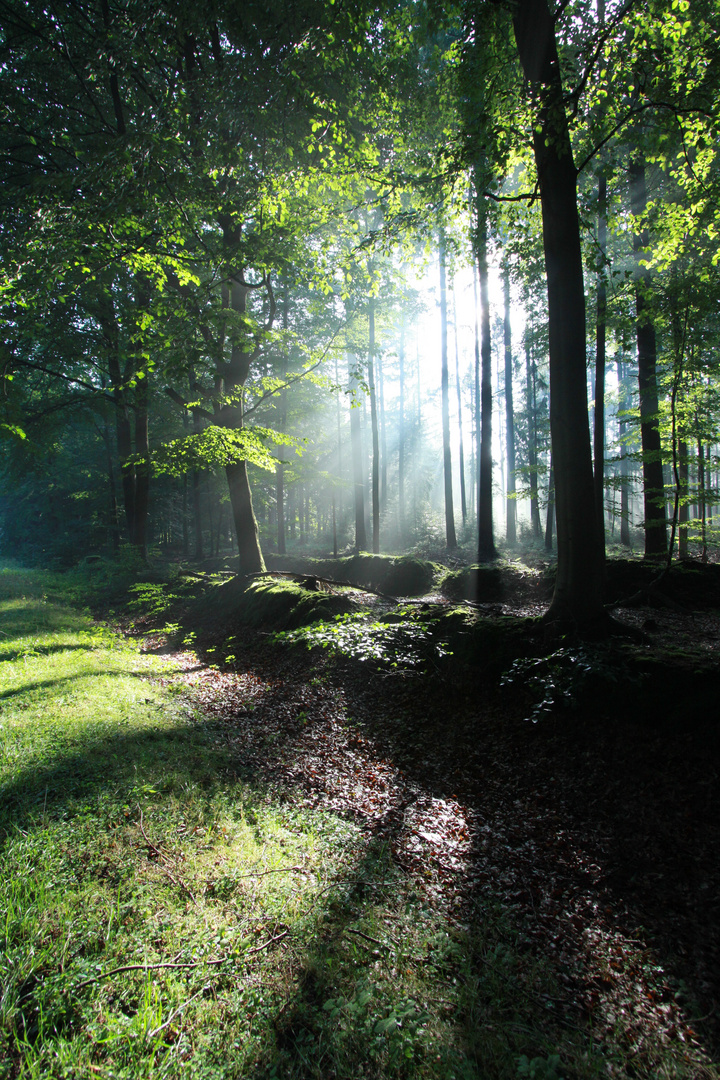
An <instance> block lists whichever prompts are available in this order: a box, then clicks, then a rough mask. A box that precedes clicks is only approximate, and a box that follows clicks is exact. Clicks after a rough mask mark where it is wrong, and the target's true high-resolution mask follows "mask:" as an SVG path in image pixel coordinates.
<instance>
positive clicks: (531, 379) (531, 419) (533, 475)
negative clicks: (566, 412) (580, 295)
mask: <svg viewBox="0 0 720 1080" xmlns="http://www.w3.org/2000/svg"><path fill="white" fill-rule="evenodd" d="M525 401H526V403H527V420H528V472H529V479H530V523H531V526H532V531H533V536H534V537H535V538H537V537H539V536H540V506H539V503H538V467H537V417H536V414H535V372H534V363H533V360H532V335H531V331H530V327H529V325H526V326H525Z"/></svg>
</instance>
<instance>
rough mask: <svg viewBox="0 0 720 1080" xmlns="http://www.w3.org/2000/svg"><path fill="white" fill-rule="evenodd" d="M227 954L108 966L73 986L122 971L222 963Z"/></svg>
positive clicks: (101, 979) (197, 966)
mask: <svg viewBox="0 0 720 1080" xmlns="http://www.w3.org/2000/svg"><path fill="white" fill-rule="evenodd" d="M229 959H230V957H229V956H220V957H216V958H215V959H212V960H187V961H181V962H180V963H177V962H176V961H174V960H168V961H165V962H163V963H159V964H123V965H122V966H121V967H116V968H110V970H109V971H103V972H102V973H101V974H100V975H93V977H92V979H84V980H83V981H82V982H79V983H78V984H77V986H75V987H74V989H75V990H81V989H82V988H83V986H90V984H91V983H96V982H102V981H103V979H109V978H110V976H111V975H119V974H120V973H121V972H123V971H156V970H159V969H160V968H199V967H202V966H203V964H212V965H217V964H224V963H225V961H226V960H229Z"/></svg>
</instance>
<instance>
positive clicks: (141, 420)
mask: <svg viewBox="0 0 720 1080" xmlns="http://www.w3.org/2000/svg"><path fill="white" fill-rule="evenodd" d="M135 459H136V461H135V515H134V520H133V537H132V542H133V545H134V546H135V548H136V549H137V551H138V552H139V554H140V555H141V556H142V558H143V559H145V558H147V542H148V538H147V525H148V511H149V508H150V445H149V439H148V375H147V373H145V378H144V379H139V380H138V385H137V387H136V390H135Z"/></svg>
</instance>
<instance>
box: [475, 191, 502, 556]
mask: <svg viewBox="0 0 720 1080" xmlns="http://www.w3.org/2000/svg"><path fill="white" fill-rule="evenodd" d="M475 183H476V192H477V238H476V244H475V255H476V259H477V267H478V279H479V282H480V353H481V358H482V371H481V378H480V416H479V417H478V418H477V419H478V421H479V432H480V435H479V442H480V455H479V456H480V461H479V469H478V559H479V560H480V562H484V561H486V560H488V559H494V558H495V556H496V554H497V552H496V550H495V540H494V538H493V506H492V408H493V400H492V342H491V339H490V301H489V298H488V264H487V242H488V233H487V206H486V199H485V196H484V195H483V194H482V192H481V190H480V184H479V177H478V175H477V173H476V180H475ZM476 341H477V334H476ZM477 362H478V360H477V345H476V357H475V363H476V365H477Z"/></svg>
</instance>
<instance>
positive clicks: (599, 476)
mask: <svg viewBox="0 0 720 1080" xmlns="http://www.w3.org/2000/svg"><path fill="white" fill-rule="evenodd" d="M606 258H607V180H606V179H605V174H604V173H600V177H599V178H598V266H597V322H596V328H595V431H594V451H595V472H594V477H593V478H594V481H595V513H596V515H597V520H598V537H599V543H600V550H601V553H602V556H603V558H604V557H605V338H606V332H605V327H606V324H607V288H606V284H605V261H606Z"/></svg>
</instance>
